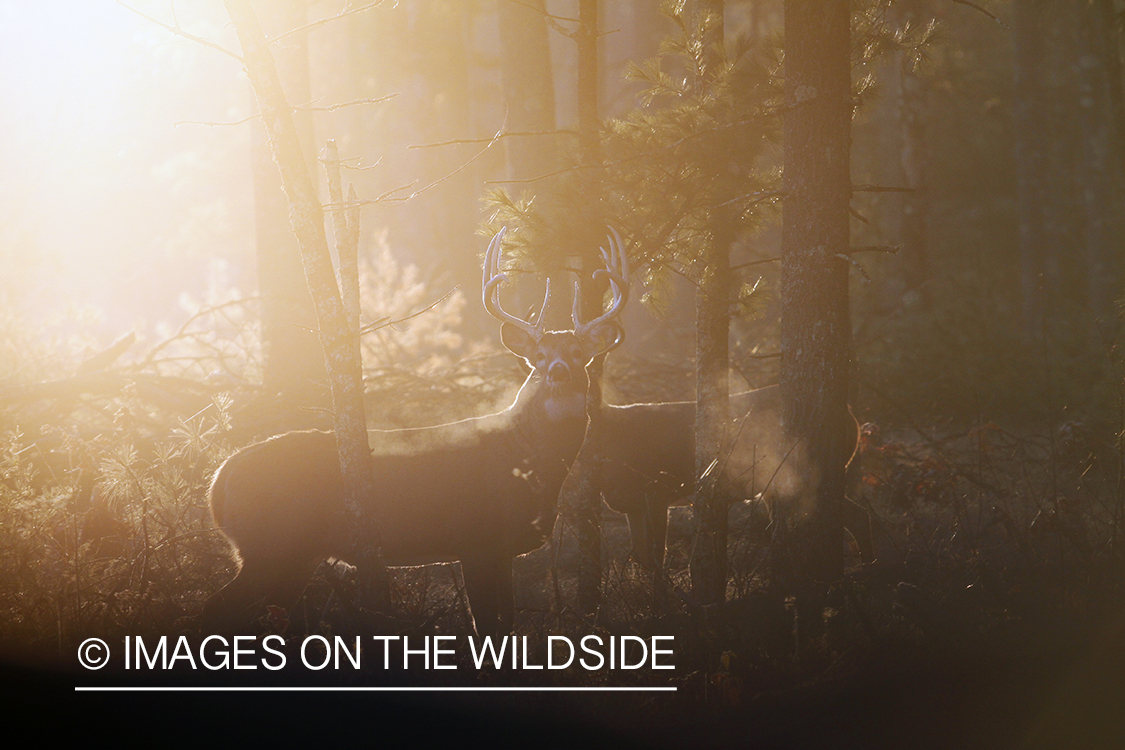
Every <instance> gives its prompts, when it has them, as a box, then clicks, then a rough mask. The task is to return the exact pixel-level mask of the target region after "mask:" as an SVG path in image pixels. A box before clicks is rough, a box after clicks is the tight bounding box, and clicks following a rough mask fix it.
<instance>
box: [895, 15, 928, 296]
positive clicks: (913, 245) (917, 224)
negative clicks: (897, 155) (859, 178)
mask: <svg viewBox="0 0 1125 750" xmlns="http://www.w3.org/2000/svg"><path fill="white" fill-rule="evenodd" d="M919 6H922V7H919ZM924 8H925V5H923V3H922V2H920V1H919V0H915V1H914V2H910V3H905V4H904V5H903V6H902V10H901V13H902V16H903V18H904V19H905V20H906V21H909V22H911V23H915V24H917V23H918V22H919V21H921V20H922V19H923V18H924ZM901 69H902V73H901V75H900V77H899V80H900V81H901V92H900V97H899V126H900V128H901V131H902V174H903V177H904V179H905V184H904V185H903V186H904V187H908V188H910V189H911V191H912V192H909V193H904V194H903V196H902V244H903V250H904V251H905V256H906V257H905V261H906V286H907V288H908V289H913V290H916V291H917V293H918V294H919V296H920V299H921V301H922V304H923V306H924V307H925V308H927V309H928V308H929V307H930V304H931V299H930V293H929V289H928V287H927V286H926V282H927V281H928V280H929V277H930V259H929V252H928V248H927V246H926V228H927V219H928V217H929V199H928V196H927V193H926V171H927V166H928V165H927V151H926V125H925V121H924V119H923V112H924V109H925V103H926V81H925V80H924V79H923V78H922V77H921V76H919V75H918V73H917V71H915V70H911V69H909V68H908V67H907V66H906V65H905V64H903V65H902V66H901Z"/></svg>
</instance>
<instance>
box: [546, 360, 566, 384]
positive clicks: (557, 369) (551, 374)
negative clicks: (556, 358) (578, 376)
mask: <svg viewBox="0 0 1125 750" xmlns="http://www.w3.org/2000/svg"><path fill="white" fill-rule="evenodd" d="M547 380H549V381H551V382H552V383H555V384H558V383H565V382H566V381H568V380H570V368H569V367H567V366H566V364H565V363H563V362H554V363H552V364H551V367H550V368H549V369H548V370H547Z"/></svg>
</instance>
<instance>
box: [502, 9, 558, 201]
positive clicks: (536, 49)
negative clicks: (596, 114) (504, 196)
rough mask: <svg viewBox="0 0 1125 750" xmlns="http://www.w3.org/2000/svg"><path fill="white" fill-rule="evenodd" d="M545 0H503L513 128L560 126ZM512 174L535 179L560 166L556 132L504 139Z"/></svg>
mask: <svg viewBox="0 0 1125 750" xmlns="http://www.w3.org/2000/svg"><path fill="white" fill-rule="evenodd" d="M546 13H547V11H546V8H545V7H544V4H543V0H530V2H527V3H513V2H511V1H510V0H501V2H500V52H501V64H500V72H501V78H502V80H503V84H504V103H505V105H506V106H507V112H508V116H507V129H508V130H509V131H511V132H516V133H549V132H551V131H553V130H555V86H554V79H553V78H552V76H551V48H550V45H549V43H548V39H547V17H546ZM504 146H505V149H506V150H507V154H508V178H509V179H512V180H529V179H532V178H534V177H540V176H542V175H545V174H547V173H549V172H552V171H554V170H555V169H556V167H557V156H556V153H557V148H556V142H555V136H552V135H536V136H516V137H512V138H508V139H506V140H505V141H504Z"/></svg>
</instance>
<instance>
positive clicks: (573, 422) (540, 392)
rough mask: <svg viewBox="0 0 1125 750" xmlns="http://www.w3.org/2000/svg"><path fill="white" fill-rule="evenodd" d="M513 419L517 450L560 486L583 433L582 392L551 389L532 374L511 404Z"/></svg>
mask: <svg viewBox="0 0 1125 750" xmlns="http://www.w3.org/2000/svg"><path fill="white" fill-rule="evenodd" d="M512 418H513V419H512V421H513V427H514V430H513V432H514V436H515V440H516V442H517V444H518V446H517V450H519V451H520V453H522V454H523V455H525V456H529V457H530V465H531V466H532V468H533V469H534V470H535V471H538V472H540V473H541V476H542V478H543V479H544V480H545V481H546V482H547V483H548V484H549V485H550V486H551V487H553V486H554V485H556V484H557V485H559V487H561V485H562V482H563V480H564V479H566V474H567V472H569V471H570V465H571V464H572V463H574V459H575V458H576V457H577V456H578V450H579V449H580V448H581V447H582V440H583V438H584V437H585V435H586V422H587V419H586V395H585V392H584V391H581V390H579V391H572V390H569V389H563V390H555V389H551V388H550V387H548V386H547V384H546V383H544V382H543V380H542V378H540V377H538V376H537V375H536V374H532V375H531V376H530V377H529V378H528V379H527V381H526V382H524V384H523V387H522V388H520V392H519V395H518V396H517V397H516V402H515V404H513V405H512ZM556 494H557V490H556Z"/></svg>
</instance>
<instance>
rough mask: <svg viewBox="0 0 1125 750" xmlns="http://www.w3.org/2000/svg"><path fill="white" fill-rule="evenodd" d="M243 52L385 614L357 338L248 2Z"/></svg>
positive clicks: (348, 501)
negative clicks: (368, 501) (366, 503)
mask: <svg viewBox="0 0 1125 750" xmlns="http://www.w3.org/2000/svg"><path fill="white" fill-rule="evenodd" d="M225 5H226V9H227V13H228V14H229V15H230V18H231V21H232V22H233V23H234V27H235V30H236V32H237V33H238V39H239V42H240V43H241V45H242V52H243V63H244V65H245V67H246V73H247V75H248V77H249V78H250V84H251V86H252V87H253V89H254V95H255V97H256V98H257V100H258V109H259V112H260V115H261V118H262V122H263V123H264V124H265V126H266V131H267V132H268V133H269V135H270V147H271V149H272V150H273V155H274V159H275V161H276V162H277V166H278V169H279V170H280V172H281V181H282V186H283V187H284V189H285V195H286V197H287V198H288V200H289V220H290V223H291V224H292V226H293V233H294V234H295V235H296V236H297V242H298V244H299V246H300V249H301V261H302V264H303V266H304V270H305V279H306V281H307V282H308V287H309V292H310V293H311V294H312V298H313V303H314V305H315V307H316V317H317V322H318V325H319V330H320V341H321V345H322V347H323V350H324V359H325V364H326V367H327V370H328V377H329V384H330V386H331V389H332V405H333V414H334V418H335V428H336V443H337V448H338V450H339V455H340V468H341V471H342V474H343V478H344V493H345V499H344V506H345V512H346V513H347V515H348V520H349V528H350V540H349V541H350V543H351V548H352V554H351V555H350V560H351V562H353V563H355V564H356V565H357V566H359V568H360V570H361V571H362V572H363V575H362V578H361V581H362V583H361V586H360V602H361V604H364V605H371V606H375V607H377V608H380V609H385V608H386V606H387V605H388V604H389V595H388V594H389V589H388V586H387V573H386V569H385V568H384V566H383V562H382V557H381V554H380V544H379V534H378V526H377V524H376V522H375V519H373V518H371V516H370V514H369V513H364V512H363V511H362V505H361V502H360V499H361V498H362V497H365V496H369V495H371V494H372V491H373V486H372V485H373V483H374V477H373V476H372V464H371V452H370V447H369V446H368V443H367V423H366V419H365V417H364V408H363V373H362V369H361V365H360V354H359V345H358V341H357V339H356V332H355V331H353V330H351V329H350V328H349V327H348V324H347V321H346V319H345V315H344V308H343V304H342V302H341V300H340V292H339V290H338V289H337V287H336V280H335V278H334V276H333V272H332V261H331V258H330V256H329V252H328V241H327V238H326V236H325V231H324V213H323V210H322V208H321V205H320V202H319V200H318V199H317V194H316V190H315V189H314V188H313V182H312V178H311V176H310V174H309V170H308V166H307V164H306V163H305V159H304V157H303V155H302V153H301V144H300V139H299V138H298V136H297V129H296V127H295V125H294V122H293V113H292V110H291V109H290V107H289V105H288V103H287V102H286V100H285V94H284V92H283V91H282V88H281V83H280V80H279V78H278V75H277V68H276V66H275V65H274V61H273V56H272V55H271V54H270V50H269V46H268V45H267V44H266V40H265V36H264V35H263V34H262V29H261V26H260V25H259V24H258V19H257V16H256V15H255V13H254V10H253V8H251V6H250V3H249V2H248V1H247V0H225Z"/></svg>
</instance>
